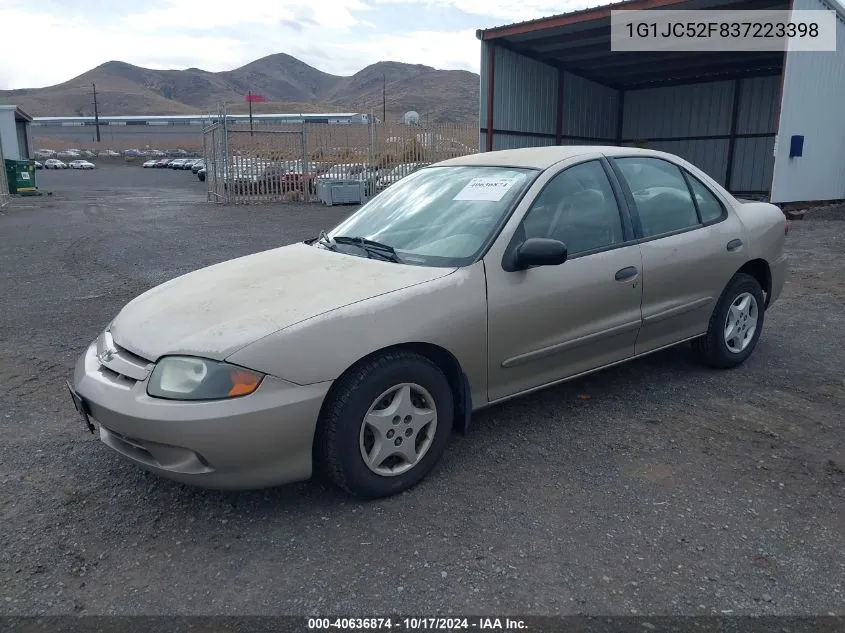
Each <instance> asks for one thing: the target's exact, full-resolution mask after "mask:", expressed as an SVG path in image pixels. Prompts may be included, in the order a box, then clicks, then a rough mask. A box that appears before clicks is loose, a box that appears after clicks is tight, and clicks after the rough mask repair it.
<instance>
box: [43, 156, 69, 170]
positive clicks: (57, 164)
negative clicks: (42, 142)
mask: <svg viewBox="0 0 845 633" xmlns="http://www.w3.org/2000/svg"><path fill="white" fill-rule="evenodd" d="M44 169H67V163H65V162H64V161H61V160H59V159H58V158H48V159H47V160H45V161H44Z"/></svg>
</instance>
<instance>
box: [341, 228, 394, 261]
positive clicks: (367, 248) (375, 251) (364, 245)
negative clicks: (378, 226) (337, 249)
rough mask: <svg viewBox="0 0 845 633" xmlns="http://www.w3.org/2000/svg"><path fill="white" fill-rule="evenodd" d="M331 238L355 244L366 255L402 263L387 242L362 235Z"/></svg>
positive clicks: (342, 242)
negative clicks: (376, 240) (383, 242)
mask: <svg viewBox="0 0 845 633" xmlns="http://www.w3.org/2000/svg"><path fill="white" fill-rule="evenodd" d="M331 239H332V240H333V241H334V242H335V243H336V244H351V245H353V246H357V247H358V248H360V249H361V250H362V251H364V252H365V253H366V254H367V257H372V256H373V255H376V256H378V257H381V258H383V259H386V260H387V261H390V262H395V263H397V264H401V263H402V260H401V258H400V257H399V255H397V254H396V251H395V250H394V249H393V247H392V246H390V245H389V244H382V243H381V242H375V241H373V240H368V239H365V238H363V237H348V236H345V235H339V236H335V237H334V238H331Z"/></svg>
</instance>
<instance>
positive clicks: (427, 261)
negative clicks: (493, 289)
mask: <svg viewBox="0 0 845 633" xmlns="http://www.w3.org/2000/svg"><path fill="white" fill-rule="evenodd" d="M537 173H538V172H537V171H536V170H533V169H520V168H512V167H488V166H469V165H460V166H441V167H429V168H426V169H420V170H418V171H416V172H414V173H412V174H409V175H407V176H405V177H404V178H402V179H401V180H399V181H397V182H396V183H395V184H393V185H392V186H390V187H389V188H387V189H385V190H384V191H383V192H382V193H380V194H379V195H378V196H376V197H375V198H373V199H372V200H370V201H369V202H368V203H367V204H365V205H364V206H363V207H361V208H360V209H359V210H358V211H356V212H355V213H354V214H353V215H352V216H351V217H349V218H348V219H347V220H346V221H344V222H342V223H341V224H340V225H338V226H337V227H335V228H334V229H332V230H331V231H330V232H329V237H332V238H334V237H341V236H343V237H353V238H358V237H363V238H364V239H367V240H373V241H376V242H380V243H382V244H385V245H388V246H391V247H392V248H393V249H394V250H395V251H396V253H397V255H398V256H399V258H400V260H401V261H403V262H405V263H409V264H417V265H427V266H449V267H451V266H466V265H468V264H470V263H472V262H473V261H474V260H475V259H476V257H477V256H478V255H479V254H480V252H481V250H482V249H483V248H484V247H485V246H486V244H487V242H488V241H489V239H490V238H491V236H492V235H493V233H494V231H496V229H497V228H498V227H499V226H500V224H501V223H502V222H503V221H504V220H505V219H506V217H507V216H508V215H509V213H510V211H511V209H512V208H513V206H514V205H515V204H516V202H517V201H518V200H519V198H520V196H521V195H522V193H523V192H524V191H525V189H526V188H527V187H528V186H529V185H530V184H531V182H533V180H534V178H535V177H536V176H537Z"/></svg>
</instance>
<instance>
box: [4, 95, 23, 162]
mask: <svg viewBox="0 0 845 633" xmlns="http://www.w3.org/2000/svg"><path fill="white" fill-rule="evenodd" d="M0 143H3V158H8V159H10V160H20V159H21V153H20V150H19V148H18V130H17V128H16V127H15V111H14V110H0ZM24 151H26V150H25V149H24ZM5 169H6V168H5V167H3V170H4V171H5Z"/></svg>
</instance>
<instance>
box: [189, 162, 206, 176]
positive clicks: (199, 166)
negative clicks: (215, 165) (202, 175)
mask: <svg viewBox="0 0 845 633" xmlns="http://www.w3.org/2000/svg"><path fill="white" fill-rule="evenodd" d="M203 167H205V159H202V158H200V159H199V160H197V162H195V163H194V164H193V165H191V173H194V174H196V173H197V172H198V171H199V170H200V169H202V168H203Z"/></svg>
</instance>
